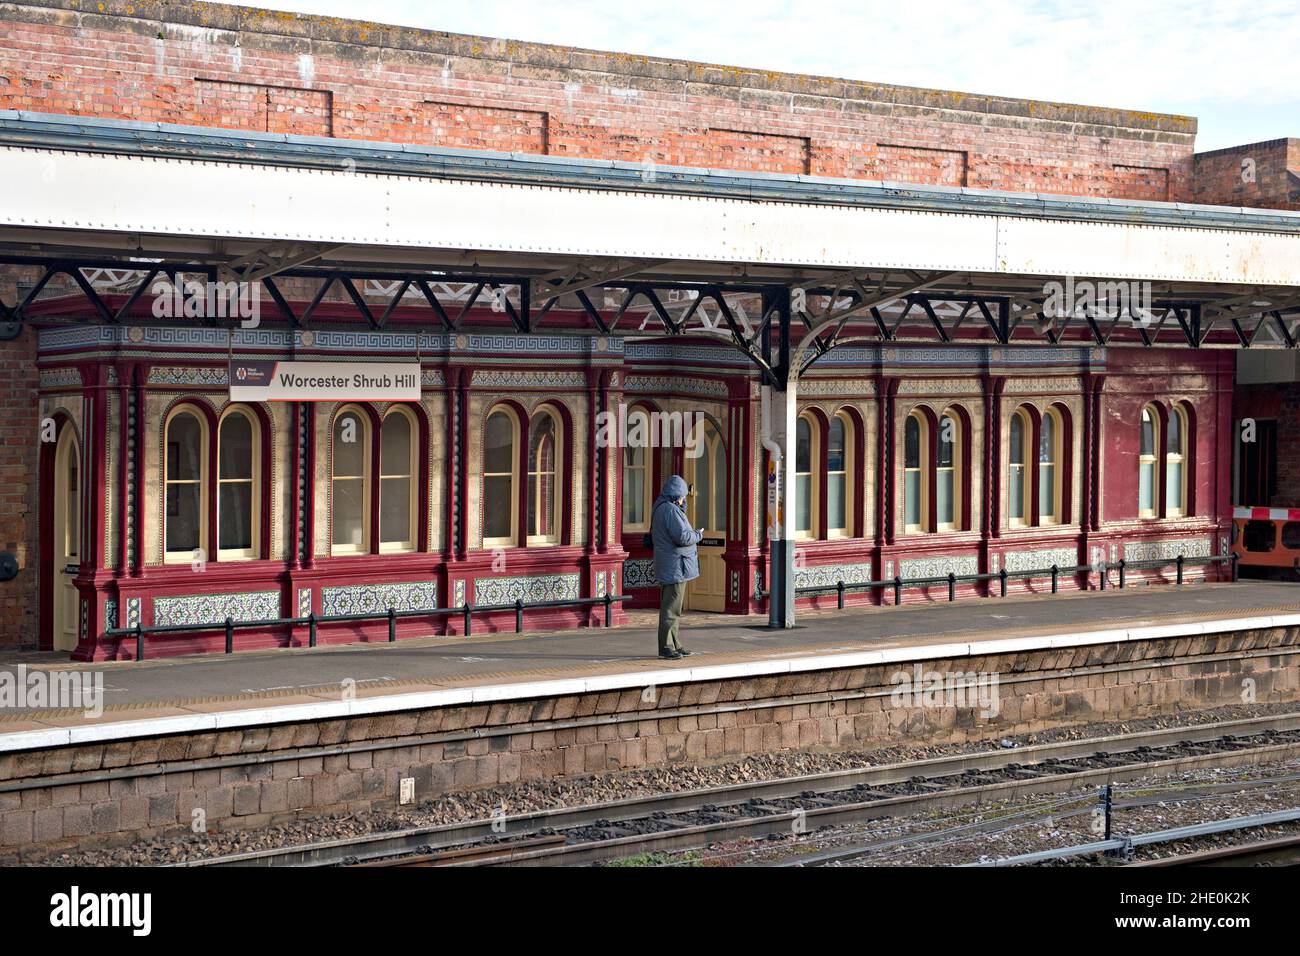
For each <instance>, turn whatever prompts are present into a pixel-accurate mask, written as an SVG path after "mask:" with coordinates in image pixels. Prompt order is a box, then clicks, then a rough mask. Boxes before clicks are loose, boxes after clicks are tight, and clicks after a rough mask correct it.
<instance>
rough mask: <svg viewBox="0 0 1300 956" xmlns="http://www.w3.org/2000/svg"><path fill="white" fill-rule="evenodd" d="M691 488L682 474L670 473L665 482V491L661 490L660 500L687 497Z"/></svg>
mask: <svg viewBox="0 0 1300 956" xmlns="http://www.w3.org/2000/svg"><path fill="white" fill-rule="evenodd" d="M690 490H691V489H690V488H688V487H687V485H686V480H685V479H684V478H682V477H681V476H680V475H670V476H669V477H668V480H667V481H665V482H664V488H663V491H661V492H659V501H676V500H677V499H678V498H685V497H686V495H687V493H688V492H689V491H690ZM656 504H658V502H656Z"/></svg>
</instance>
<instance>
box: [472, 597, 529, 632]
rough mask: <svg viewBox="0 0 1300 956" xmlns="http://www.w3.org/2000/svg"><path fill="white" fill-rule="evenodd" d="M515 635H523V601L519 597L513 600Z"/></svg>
mask: <svg viewBox="0 0 1300 956" xmlns="http://www.w3.org/2000/svg"><path fill="white" fill-rule="evenodd" d="M466 620H469V619H468V618H466ZM515 633H516V634H522V633H524V599H523V598H521V597H517V598H515Z"/></svg>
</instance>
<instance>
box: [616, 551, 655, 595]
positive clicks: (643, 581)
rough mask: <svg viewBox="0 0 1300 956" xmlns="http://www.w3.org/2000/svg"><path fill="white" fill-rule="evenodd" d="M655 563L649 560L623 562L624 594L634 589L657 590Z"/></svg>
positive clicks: (632, 559) (638, 559) (633, 559)
mask: <svg viewBox="0 0 1300 956" xmlns="http://www.w3.org/2000/svg"><path fill="white" fill-rule="evenodd" d="M657 587H659V579H658V578H657V577H655V563H654V561H652V560H650V559H648V558H628V559H627V560H626V561H624V562H623V593H624V594H626V593H627V592H628V591H629V590H631V589H632V588H657Z"/></svg>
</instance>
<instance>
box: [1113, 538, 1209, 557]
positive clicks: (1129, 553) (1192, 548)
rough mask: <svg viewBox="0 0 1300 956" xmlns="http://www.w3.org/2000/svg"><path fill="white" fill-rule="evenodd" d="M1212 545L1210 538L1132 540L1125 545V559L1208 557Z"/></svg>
mask: <svg viewBox="0 0 1300 956" xmlns="http://www.w3.org/2000/svg"><path fill="white" fill-rule="evenodd" d="M1212 547H1213V544H1212V539H1210V538H1184V539H1182V540H1174V541H1137V542H1130V543H1127V544H1125V545H1124V560H1125V561H1173V560H1174V559H1175V558H1177V557H1178V556H1179V555H1180V554H1181V555H1183V556H1184V557H1187V558H1208V557H1209V556H1210V549H1211V548H1212Z"/></svg>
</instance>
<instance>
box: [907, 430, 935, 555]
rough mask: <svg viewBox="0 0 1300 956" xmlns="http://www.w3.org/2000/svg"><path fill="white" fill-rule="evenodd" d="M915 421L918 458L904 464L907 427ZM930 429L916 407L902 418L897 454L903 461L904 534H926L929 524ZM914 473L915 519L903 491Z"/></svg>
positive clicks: (930, 525)
mask: <svg viewBox="0 0 1300 956" xmlns="http://www.w3.org/2000/svg"><path fill="white" fill-rule="evenodd" d="M913 421H915V422H916V425H917V451H918V458H917V461H916V464H915V465H910V464H908V458H907V430H908V428H909V427H910V426H911V423H912V422H913ZM933 445H934V433H933V429H932V428H931V426H930V417H929V416H928V415H927V414H926V413H925V412H924V411H923V410H922V409H920V408H917V409H913V410H912V411H911V412H909V413H908V416H907V418H906V419H905V420H904V422H903V449H902V451H903V454H902V455H901V456H900V457H901V459H902V464H903V483H902V486H901V487H902V490H903V533H904V534H928V533H929V532H930V530H931V529H932V527H933V525H932V523H931V521H932V514H933V506H934V494H933V492H934V489H933V487H932V485H933V481H934V470H933V467H932V463H933V461H934V451H933ZM913 473H915V475H916V488H917V490H918V494H917V495H916V496H915V497H916V498H917V501H916V504H917V508H916V518H917V521H911V520H909V515H908V511H909V504H910V502H911V496H909V495H908V493H907V486H908V479H909V475H911V474H913Z"/></svg>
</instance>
